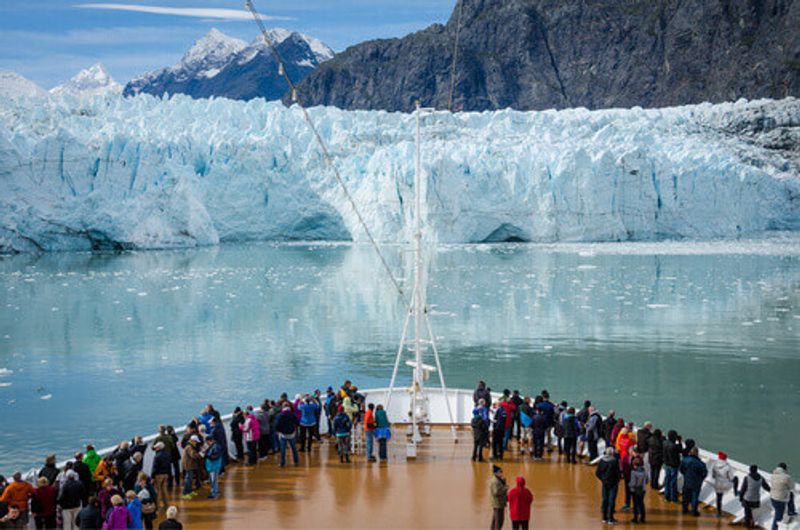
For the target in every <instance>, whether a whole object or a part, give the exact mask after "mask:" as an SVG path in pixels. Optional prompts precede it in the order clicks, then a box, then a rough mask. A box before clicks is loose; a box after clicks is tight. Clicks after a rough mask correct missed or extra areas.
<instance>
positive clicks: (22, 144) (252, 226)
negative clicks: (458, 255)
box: [0, 94, 800, 252]
mask: <svg viewBox="0 0 800 530" xmlns="http://www.w3.org/2000/svg"><path fill="white" fill-rule="evenodd" d="M309 112H310V115H311V119H312V120H313V121H314V123H315V124H316V126H317V127H318V129H319V131H320V133H321V135H322V136H323V138H324V139H325V141H326V142H327V143H328V145H329V148H330V151H331V153H332V156H333V158H334V160H335V164H336V166H337V167H338V168H339V170H340V171H341V174H342V177H343V178H344V180H345V182H346V183H347V186H348V187H349V189H350V191H351V193H352V195H353V197H354V199H355V201H356V203H357V204H358V205H359V208H360V210H361V211H362V213H363V215H364V218H365V220H366V223H367V225H368V226H369V227H370V229H371V231H372V232H373V234H374V235H375V237H376V239H378V240H379V241H382V242H387V243H397V242H404V241H409V240H410V239H411V227H412V226H413V222H412V221H413V211H412V207H413V196H414V189H413V176H414V134H415V128H414V124H415V118H414V116H413V115H409V114H402V113H387V112H381V111H342V110H339V109H335V108H330V107H316V108H312V109H310V110H309ZM422 131H423V144H422V153H423V171H424V174H425V180H424V184H423V188H422V190H421V191H422V194H423V207H422V212H421V215H422V219H423V221H424V223H425V225H426V237H429V238H431V239H432V240H435V241H438V242H440V243H470V242H497V241H537V242H552V241H577V242H581V241H652V240H662V239H716V238H739V237H744V236H750V235H753V234H760V233H763V232H765V231H782V230H798V229H800V100H797V99H794V98H787V99H784V100H779V101H772V100H759V101H744V100H741V101H738V102H731V103H725V104H717V105H711V104H702V105H693V106H683V107H675V108H663V109H647V110H644V109H640V108H633V109H611V110H600V111H589V110H586V109H570V110H563V111H541V112H518V111H511V110H503V111H495V112H484V113H456V114H451V113H448V112H436V113H433V114H431V115H428V116H426V117H424V118H423V129H422ZM364 237H365V234H364V232H363V230H362V228H361V227H360V226H359V223H358V220H357V218H356V215H355V213H354V212H353V210H352V209H351V207H350V205H349V204H348V202H347V200H346V199H345V197H344V195H343V192H342V190H341V189H340V187H339V186H338V185H337V183H336V180H335V178H334V176H333V174H332V172H331V171H330V169H328V168H327V167H326V165H325V163H324V159H323V158H322V156H321V153H320V150H319V148H318V146H317V145H316V143H315V142H314V139H313V136H312V134H311V132H310V130H309V128H308V127H307V125H306V124H305V123H304V122H303V120H302V115H301V110H300V109H299V108H298V107H296V106H295V107H289V108H287V107H285V106H283V105H282V104H281V103H279V102H265V101H263V100H261V99H255V100H251V101H248V102H243V101H232V100H227V99H205V100H193V99H191V98H189V97H186V96H173V97H172V98H155V97H152V96H149V95H139V96H136V97H133V98H122V97H120V96H117V95H106V96H102V97H77V96H73V95H69V94H61V95H58V94H56V95H49V96H47V97H44V98H2V97H0V252H27V251H57V250H104V249H151V248H174V247H189V246H199V245H213V244H217V243H219V242H235V241H250V240H355V241H359V240H363V239H364Z"/></svg>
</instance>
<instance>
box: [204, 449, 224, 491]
mask: <svg viewBox="0 0 800 530" xmlns="http://www.w3.org/2000/svg"><path fill="white" fill-rule="evenodd" d="M205 466H206V471H207V472H208V480H209V482H210V484H211V492H210V493H209V495H208V498H209V499H216V498H217V497H218V496H219V474H220V472H221V471H222V447H221V446H220V445H219V444H218V443H217V441H216V440H215V439H214V437H213V436H206V450H205Z"/></svg>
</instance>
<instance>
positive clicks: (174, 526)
mask: <svg viewBox="0 0 800 530" xmlns="http://www.w3.org/2000/svg"><path fill="white" fill-rule="evenodd" d="M158 530H183V525H182V524H181V522H180V521H178V509H177V508H176V507H175V506H170V507H169V508H167V518H166V520H164V521H161V524H160V525H158Z"/></svg>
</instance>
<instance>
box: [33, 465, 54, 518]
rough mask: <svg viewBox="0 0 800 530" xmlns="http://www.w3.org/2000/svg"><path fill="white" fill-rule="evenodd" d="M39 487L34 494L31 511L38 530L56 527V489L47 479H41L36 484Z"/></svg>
mask: <svg viewBox="0 0 800 530" xmlns="http://www.w3.org/2000/svg"><path fill="white" fill-rule="evenodd" d="M36 483H37V485H38V486H39V487H37V488H36V490H35V491H34V492H33V497H32V498H31V511H32V512H33V520H34V522H35V523H36V528H37V530H43V529H47V530H50V529H51V528H55V527H56V495H57V492H56V488H55V487H54V486H53V485H52V484H50V483H49V482H48V481H47V478H46V477H39V480H38V481H37V482H36Z"/></svg>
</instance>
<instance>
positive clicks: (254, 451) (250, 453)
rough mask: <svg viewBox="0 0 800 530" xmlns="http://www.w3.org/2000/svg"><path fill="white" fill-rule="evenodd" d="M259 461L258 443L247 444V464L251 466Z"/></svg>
mask: <svg viewBox="0 0 800 530" xmlns="http://www.w3.org/2000/svg"><path fill="white" fill-rule="evenodd" d="M257 461H258V442H247V463H248V464H250V465H251V466H254V465H256V462H257Z"/></svg>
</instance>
